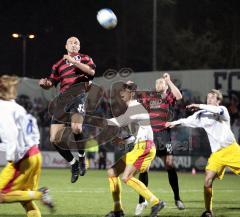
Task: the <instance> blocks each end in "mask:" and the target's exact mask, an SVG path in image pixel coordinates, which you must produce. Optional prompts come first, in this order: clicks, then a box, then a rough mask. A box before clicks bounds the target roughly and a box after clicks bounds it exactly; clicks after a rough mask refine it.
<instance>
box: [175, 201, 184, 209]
mask: <svg viewBox="0 0 240 217" xmlns="http://www.w3.org/2000/svg"><path fill="white" fill-rule="evenodd" d="M175 205H176V207H177V208H178V209H179V210H184V209H185V206H184V203H183V202H182V201H181V200H175Z"/></svg>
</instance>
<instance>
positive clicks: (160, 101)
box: [138, 91, 176, 132]
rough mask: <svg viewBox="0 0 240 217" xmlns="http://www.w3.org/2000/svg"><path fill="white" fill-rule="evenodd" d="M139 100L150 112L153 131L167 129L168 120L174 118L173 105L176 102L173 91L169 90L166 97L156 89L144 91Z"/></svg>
mask: <svg viewBox="0 0 240 217" xmlns="http://www.w3.org/2000/svg"><path fill="white" fill-rule="evenodd" d="M138 101H139V102H141V103H142V104H143V106H144V107H145V108H146V109H147V111H148V112H149V115H150V121H151V126H152V128H153V132H159V131H161V130H164V129H166V128H165V124H166V122H168V121H171V119H172V118H173V107H174V105H175V102H176V98H175V97H174V95H173V94H172V92H171V91H167V93H166V95H165V96H164V97H162V95H161V93H158V92H156V91H151V92H144V93H143V92H142V93H141V94H139V95H138Z"/></svg>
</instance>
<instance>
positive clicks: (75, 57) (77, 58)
mask: <svg viewBox="0 0 240 217" xmlns="http://www.w3.org/2000/svg"><path fill="white" fill-rule="evenodd" d="M73 59H75V60H76V61H78V62H81V57H80V56H79V55H77V56H74V57H73ZM66 64H69V65H70V66H72V65H73V64H72V63H70V62H69V61H68V60H66Z"/></svg>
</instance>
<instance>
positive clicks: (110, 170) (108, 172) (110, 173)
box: [107, 168, 116, 177]
mask: <svg viewBox="0 0 240 217" xmlns="http://www.w3.org/2000/svg"><path fill="white" fill-rule="evenodd" d="M107 175H108V177H113V176H116V174H115V171H114V169H112V168H110V169H108V170H107Z"/></svg>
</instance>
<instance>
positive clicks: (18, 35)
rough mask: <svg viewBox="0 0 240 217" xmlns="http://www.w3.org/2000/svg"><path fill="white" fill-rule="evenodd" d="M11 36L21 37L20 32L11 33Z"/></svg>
mask: <svg viewBox="0 0 240 217" xmlns="http://www.w3.org/2000/svg"><path fill="white" fill-rule="evenodd" d="M12 37H13V38H20V37H21V35H20V34H18V33H13V34H12Z"/></svg>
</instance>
